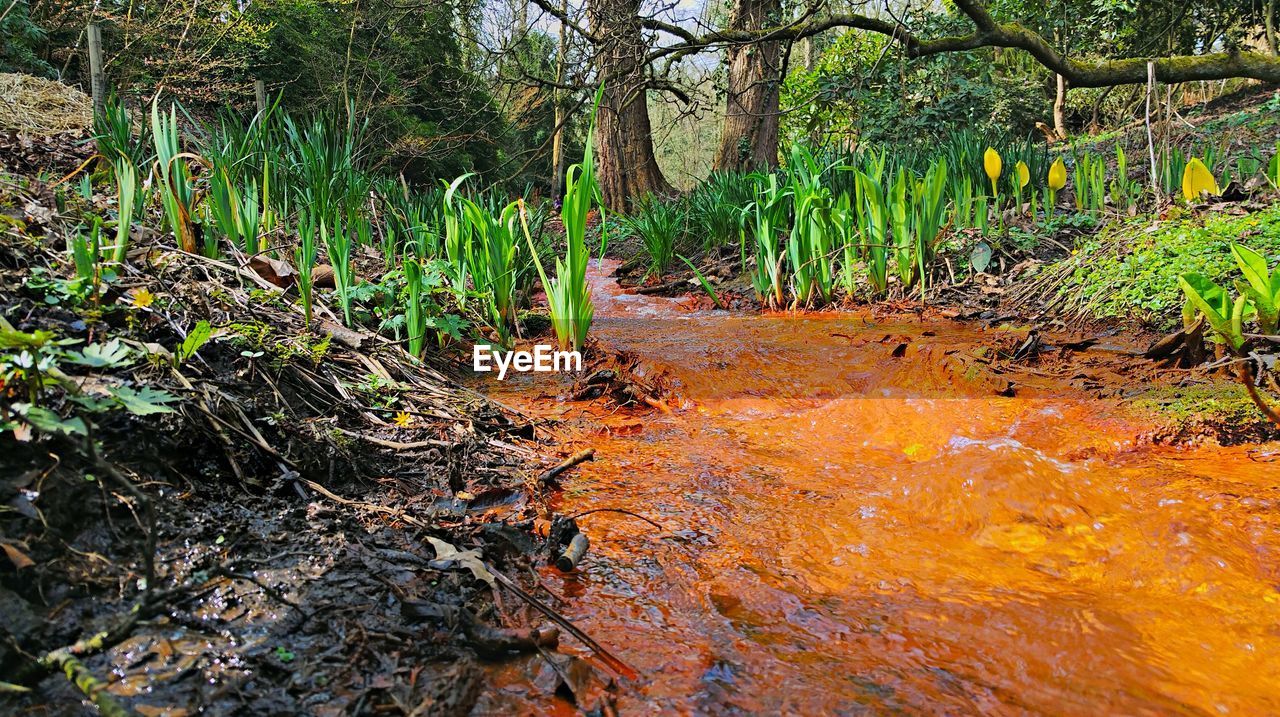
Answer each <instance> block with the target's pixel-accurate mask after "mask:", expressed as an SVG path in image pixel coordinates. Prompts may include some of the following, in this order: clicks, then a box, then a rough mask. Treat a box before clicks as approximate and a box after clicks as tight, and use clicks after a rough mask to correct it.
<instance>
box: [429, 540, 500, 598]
mask: <svg viewBox="0 0 1280 717" xmlns="http://www.w3.org/2000/svg"><path fill="white" fill-rule="evenodd" d="M427 541H428V542H430V543H431V547H433V548H435V549H436V559H435V560H434V561H432V562H438V563H444V564H445V565H443V566H442V567H448V563H457V564H458V565H461V566H462V567H464V568H466V569H468V570H470V571H471V574H472V575H474V576H476V578H477V579H479V580H483V581H485V582H486V583H489V587H491V588H493V589H494V590H497V589H498V582H497V581H496V580H495V579H494V577H493V573H490V572H489V568H488V567H486V566H485V564H484V561H483V560H481V559H480V551H479V550H458V549H457V548H455V547H454V546H452V545H450V544H449V543H446V542H444V541H443V540H439V539H437V538H432V537H428V538H427Z"/></svg>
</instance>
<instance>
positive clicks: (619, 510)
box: [569, 508, 667, 532]
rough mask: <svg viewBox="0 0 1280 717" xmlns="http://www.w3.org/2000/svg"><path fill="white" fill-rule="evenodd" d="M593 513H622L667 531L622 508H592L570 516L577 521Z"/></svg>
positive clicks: (570, 518)
mask: <svg viewBox="0 0 1280 717" xmlns="http://www.w3.org/2000/svg"><path fill="white" fill-rule="evenodd" d="M592 513H621V514H623V515H629V516H631V517H632V518H639V519H640V520H643V521H644V522H646V523H648V524H649V525H652V526H653V527H655V528H657V529H658V530H661V531H663V532H666V530H667V529H666V528H664V527H662V526H661V525H659V524H658V523H656V522H654V521H652V520H649V519H648V518H646V517H644V516H643V515H640V514H639V513H632V512H631V511H629V510H624V509H622V508H592V509H591V510H584V511H582V512H581V513H574V514H573V515H571V516H569V520H577V519H578V518H581V517H582V516H584V515H591V514H592Z"/></svg>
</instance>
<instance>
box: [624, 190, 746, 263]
mask: <svg viewBox="0 0 1280 717" xmlns="http://www.w3.org/2000/svg"><path fill="white" fill-rule="evenodd" d="M729 209H730V210H732V207H729ZM714 218H715V219H716V220H722V219H723V217H719V216H717V217H714ZM621 221H622V226H623V230H624V231H626V232H627V233H628V234H629V235H631V236H637V237H640V240H641V241H642V242H643V244H644V248H645V252H646V253H648V255H649V272H650V273H652V274H654V275H656V276H662V274H663V273H664V272H666V270H667V269H668V268H669V267H670V266H671V259H672V257H674V256H675V249H676V240H677V239H679V238H680V236H681V235H682V234H683V233H684V231H685V227H686V223H687V213H686V210H685V208H684V206H682V205H681V204H680V203H678V202H668V201H663V200H662V199H660V198H658V197H654V196H652V195H650V196H646V197H644V198H642V199H641V200H640V201H639V202H637V203H636V208H635V211H634V212H633V213H632V214H631V215H630V216H624V217H622V218H621Z"/></svg>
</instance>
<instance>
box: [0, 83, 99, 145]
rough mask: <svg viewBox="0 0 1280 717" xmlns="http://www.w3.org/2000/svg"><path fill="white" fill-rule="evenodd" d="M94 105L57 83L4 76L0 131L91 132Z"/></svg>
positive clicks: (77, 91) (0, 93)
mask: <svg viewBox="0 0 1280 717" xmlns="http://www.w3.org/2000/svg"><path fill="white" fill-rule="evenodd" d="M92 124H93V102H92V101H91V100H90V99H89V96H88V95H86V94H85V93H83V92H81V91H80V90H77V89H76V88H74V87H70V86H68V85H64V84H62V83H61V82H58V81H56V80H46V79H43V78H40V77H32V76H31V75H20V74H8V73H5V74H0V129H5V130H18V131H20V132H25V133H29V134H41V135H49V134H56V133H58V132H67V131H71V130H83V129H88V128H89V127H90V126H91V125H92Z"/></svg>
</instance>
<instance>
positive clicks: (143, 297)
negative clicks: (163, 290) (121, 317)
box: [133, 289, 156, 309]
mask: <svg viewBox="0 0 1280 717" xmlns="http://www.w3.org/2000/svg"><path fill="white" fill-rule="evenodd" d="M155 300H156V295H155V294H152V293H151V292H150V291H147V290H146V289H138V290H137V291H135V292H133V305H134V307H135V308H138V309H145V308H147V307H148V306H151V304H153V303H155Z"/></svg>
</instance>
